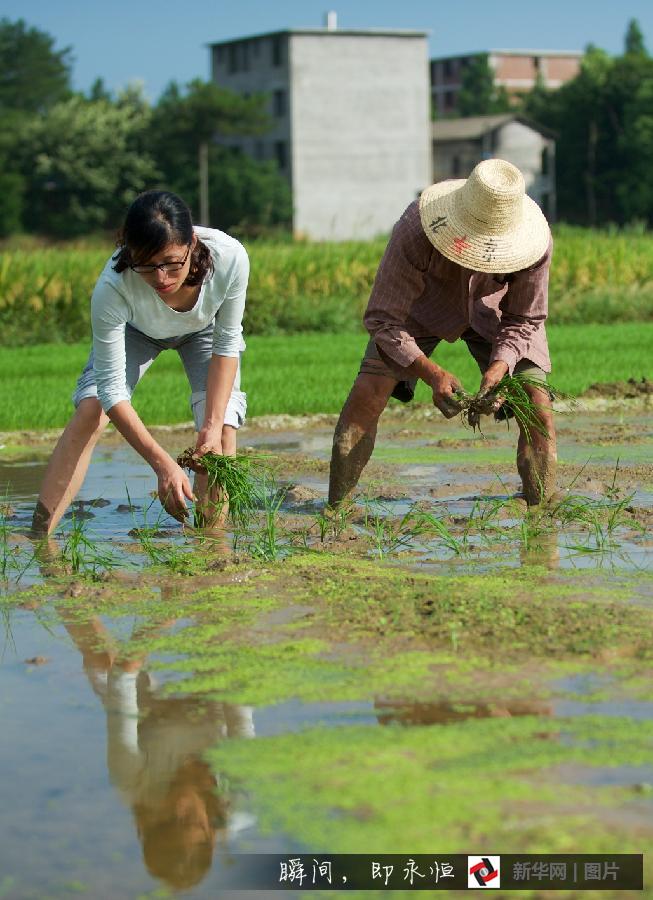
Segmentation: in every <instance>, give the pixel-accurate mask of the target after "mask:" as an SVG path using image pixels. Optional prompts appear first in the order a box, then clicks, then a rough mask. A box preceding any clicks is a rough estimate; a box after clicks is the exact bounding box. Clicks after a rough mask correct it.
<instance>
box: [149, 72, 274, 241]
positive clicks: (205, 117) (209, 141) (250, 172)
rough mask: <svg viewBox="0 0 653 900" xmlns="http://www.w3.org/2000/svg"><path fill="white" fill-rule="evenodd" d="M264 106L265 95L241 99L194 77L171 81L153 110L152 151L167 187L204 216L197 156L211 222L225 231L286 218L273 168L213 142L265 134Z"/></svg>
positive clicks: (266, 223)
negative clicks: (179, 82) (185, 81)
mask: <svg viewBox="0 0 653 900" xmlns="http://www.w3.org/2000/svg"><path fill="white" fill-rule="evenodd" d="M265 104H266V97H265V96H264V95H256V96H251V97H242V96H240V95H239V94H236V93H234V92H232V91H227V90H225V89H224V88H220V87H219V86H218V85H216V84H214V83H212V82H209V83H207V82H202V81H199V80H195V81H192V82H190V84H188V85H187V86H186V88H185V89H184V90H182V89H181V88H180V87H179V85H177V84H176V83H174V82H172V83H171V84H169V85H168V87H167V88H166V90H165V91H164V93H163V94H162V96H161V98H160V99H159V102H158V103H157V105H156V107H155V108H154V110H153V114H152V124H151V134H152V142H151V148H152V152H153V155H154V157H155V159H156V162H157V165H158V166H159V168H160V169H161V172H162V174H163V178H164V182H165V184H166V186H167V187H168V188H169V189H170V190H173V191H175V192H176V193H178V194H180V195H181V196H182V197H183V198H184V199H185V200H186V202H187V203H189V205H190V206H191V208H192V210H193V213H194V216H195V219H196V220H199V219H200V218H204V216H203V215H201V211H200V177H199V169H200V158H201V155H202V154H204V158H205V160H206V167H207V173H208V185H209V187H208V199H209V213H210V222H211V224H213V225H216V226H218V227H220V228H224V229H227V228H232V227H233V226H234V225H238V224H245V223H246V224H256V225H266V226H267V225H273V224H277V223H279V222H282V221H284V222H285V221H287V220H288V218H289V215H290V214H289V208H290V206H289V204H290V197H289V188H288V186H287V183H286V182H285V180H284V179H283V178H282V177H281V176H280V175H279V173H278V171H277V170H276V166H274V165H273V164H269V163H268V164H265V163H258V162H255V161H254V160H251V159H249V158H248V157H247V156H245V155H243V154H240V153H237V152H234V151H228V150H227V149H226V148H224V147H221V146H220V145H219V144H217V143H216V142H215V139H219V138H220V137H227V136H236V135H238V136H247V135H259V134H262V133H264V132H265V131H266V130H267V129H268V128H269V126H270V122H269V118H268V115H267V113H266V111H265ZM282 198H283V199H282ZM202 224H207V221H204V222H202Z"/></svg>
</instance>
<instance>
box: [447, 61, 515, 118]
mask: <svg viewBox="0 0 653 900" xmlns="http://www.w3.org/2000/svg"><path fill="white" fill-rule="evenodd" d="M509 109H510V98H509V97H508V93H507V91H506V89H505V88H504V87H503V86H497V85H496V84H495V80H494V70H493V69H492V66H491V65H490V58H489V56H488V54H487V53H479V54H478V56H475V57H474V58H473V59H472V60H471V62H469V63H468V65H467V66H466V67H465V70H464V72H463V76H462V79H461V87H460V93H459V95H458V110H459V112H460V115H461V116H489V115H494V114H496V113H503V112H507V111H508V110H509Z"/></svg>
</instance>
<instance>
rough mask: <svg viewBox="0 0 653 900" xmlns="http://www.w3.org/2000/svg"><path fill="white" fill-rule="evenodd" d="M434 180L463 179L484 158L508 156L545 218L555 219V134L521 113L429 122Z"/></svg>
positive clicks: (551, 220)
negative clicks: (518, 170)
mask: <svg viewBox="0 0 653 900" xmlns="http://www.w3.org/2000/svg"><path fill="white" fill-rule="evenodd" d="M431 128H432V137H433V181H443V180H444V179H445V178H467V176H468V175H469V173H470V172H471V171H472V169H473V168H474V166H475V165H476V164H477V163H479V162H481V160H483V159H490V158H491V157H498V158H499V159H507V160H508V162H511V163H513V165H515V166H517V168H519V169H521V171H522V172H523V174H524V180H525V182H526V190H527V192H528V194H529V196H530V197H532V198H533V200H535V202H536V203H538V204H539V205H540V207H541V208H542V211H543V213H544V214H545V216H546V217H547V218H548V219H549V221H550V222H554V221H555V217H556V186H555V135H554V133H553V132H552V131H550V130H549V129H548V128H543V127H542V126H541V125H537V124H536V123H535V122H531V121H530V120H529V119H526V118H524V117H523V116H516V115H513V114H512V113H505V114H504V115H498V116H468V117H465V118H463V119H436V120H435V121H434V122H433V123H432V124H431Z"/></svg>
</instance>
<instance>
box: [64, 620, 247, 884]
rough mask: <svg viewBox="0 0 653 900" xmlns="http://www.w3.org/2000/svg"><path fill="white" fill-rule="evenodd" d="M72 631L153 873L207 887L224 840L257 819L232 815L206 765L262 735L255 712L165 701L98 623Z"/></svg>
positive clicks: (115, 778)
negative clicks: (224, 742) (231, 744)
mask: <svg viewBox="0 0 653 900" xmlns="http://www.w3.org/2000/svg"><path fill="white" fill-rule="evenodd" d="M64 624H65V626H66V629H67V631H68V633H69V634H70V636H71V637H72V639H73V641H74V642H75V644H76V645H77V647H78V649H79V650H80V651H81V653H82V657H83V664H84V671H85V672H86V675H87V677H88V679H89V681H90V683H91V686H92V687H93V690H94V691H95V693H96V694H97V695H98V697H99V698H100V699H101V700H102V703H103V705H104V708H105V710H106V713H107V766H108V769H109V776H110V778H111V781H112V782H113V784H114V785H115V787H116V788H117V789H118V791H119V793H120V795H121V796H122V798H123V799H124V801H125V803H126V804H127V805H128V806H130V807H131V809H132V812H133V814H134V819H135V822H136V829H137V832H138V836H139V839H140V841H141V845H142V848H143V858H144V861H145V865H146V867H147V869H148V871H149V873H150V874H151V875H152V876H154V877H155V878H160V879H161V880H163V881H164V882H165V883H166V884H168V885H169V886H170V887H172V888H175V889H183V888H189V887H192V886H193V885H195V884H198V883H199V882H200V881H201V880H202V878H204V876H205V875H206V874H207V872H208V871H209V869H210V867H211V862H212V859H213V850H214V846H215V843H216V840H217V839H221V840H225V839H226V838H227V837H228V836H229V835H230V834H233V833H234V832H237V831H240V830H242V829H243V828H246V827H248V826H249V825H251V824H252V822H253V818H252V817H250V816H247V815H245V814H242V813H241V814H239V813H235V812H231V811H230V809H229V801H228V799H227V798H226V797H225V796H224V795H221V794H220V793H219V791H218V790H217V788H218V783H217V780H216V778H215V776H214V774H213V772H212V771H211V768H210V767H209V765H208V763H207V762H206V761H205V760H204V759H202V753H203V752H204V751H205V750H207V749H208V748H209V747H211V746H212V745H213V744H215V743H216V742H217V741H219V740H221V739H224V738H227V737H253V736H254V726H253V720H252V710H251V708H250V707H246V706H231V705H229V704H226V703H216V702H211V703H203V702H202V701H200V700H198V699H197V698H187V697H165V696H160V695H159V693H158V692H157V690H156V686H155V684H154V682H153V680H152V678H151V676H150V675H149V674H148V673H147V672H146V671H145V670H144V669H143V660H142V659H135V658H133V657H128V658H125V657H121V656H120V655H119V654H118V653H117V651H116V649H115V647H114V646H112V641H111V637H110V635H109V633H108V631H107V630H106V629H105V627H104V626H103V625H102V623H101V622H100V621H99V619H97V618H95V619H91V620H90V621H87V622H79V621H73V620H70V621H65V622H64ZM167 624H171V623H167ZM159 627H161V626H159ZM147 633H148V632H146V631H145V630H141V631H140V632H139V633H135V634H134V638H135V639H142V638H144V637H145V636H146V634H147ZM149 635H150V636H151V635H152V626H149Z"/></svg>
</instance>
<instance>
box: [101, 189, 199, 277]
mask: <svg viewBox="0 0 653 900" xmlns="http://www.w3.org/2000/svg"><path fill="white" fill-rule="evenodd" d="M192 240H193V221H192V219H191V215H190V210H189V208H188V207H187V206H186V204H185V203H184V201H183V200H182V199H181V197H178V196H177V195H176V194H173V193H172V192H171V191H145V193H143V194H140V195H139V196H138V197H137V198H136V199H135V200H134V202H133V203H132V205H131V206H130V207H129V209H128V210H127V215H126V216H125V221H124V223H123V226H122V229H121V230H120V232H119V234H118V252H117V254H116V255H115V256H114V257H113V258H114V261H115V265H114V267H113V268H114V270H115V271H116V272H124V271H125V269H128V268H129V267H130V266H131V265H134V264H139V263H146V262H148V261H149V260H150V259H152V257H153V256H155V255H156V254H157V253H160V252H161V250H163V249H164V247H167V246H168V245H169V244H190V242H191V241H192ZM212 272H213V260H212V259H211V254H210V252H209V248H208V247H207V246H206V244H204V243H202V241H201V240H200V239H199V238H198V239H197V242H196V244H195V247H194V248H193V252H192V253H191V257H190V271H189V273H188V277H187V278H186V280H185V281H184V284H187V285H189V286H190V287H193V286H194V285H198V284H201V283H202V282H203V281H204V279H205V278H206V277H207V275H210V274H211V273H212Z"/></svg>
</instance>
